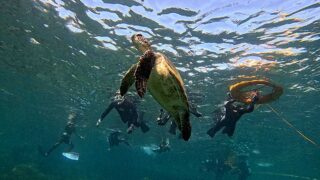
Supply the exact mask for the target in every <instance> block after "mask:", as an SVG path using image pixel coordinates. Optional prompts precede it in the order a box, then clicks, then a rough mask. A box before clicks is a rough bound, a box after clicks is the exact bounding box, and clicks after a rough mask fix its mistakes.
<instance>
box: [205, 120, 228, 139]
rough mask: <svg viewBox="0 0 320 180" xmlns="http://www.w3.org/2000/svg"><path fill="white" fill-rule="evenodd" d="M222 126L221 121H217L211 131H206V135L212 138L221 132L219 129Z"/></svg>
mask: <svg viewBox="0 0 320 180" xmlns="http://www.w3.org/2000/svg"><path fill="white" fill-rule="evenodd" d="M223 126H224V124H223V123H222V121H218V122H217V123H216V124H215V126H214V127H213V128H211V129H209V130H208V131H207V134H208V135H209V136H210V137H212V138H213V137H214V135H215V134H216V133H217V132H218V131H220V130H221V128H222V127H223Z"/></svg>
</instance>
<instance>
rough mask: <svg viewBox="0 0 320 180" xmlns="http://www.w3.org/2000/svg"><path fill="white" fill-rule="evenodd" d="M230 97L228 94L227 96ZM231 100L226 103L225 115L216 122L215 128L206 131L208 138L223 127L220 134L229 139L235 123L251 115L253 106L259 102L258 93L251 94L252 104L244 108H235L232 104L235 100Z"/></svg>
mask: <svg viewBox="0 0 320 180" xmlns="http://www.w3.org/2000/svg"><path fill="white" fill-rule="evenodd" d="M229 97H230V94H229ZM230 98H231V99H230V100H229V101H227V102H226V103H225V105H224V107H225V114H224V116H223V117H222V118H221V119H219V120H218V121H217V123H216V124H215V126H214V127H213V128H211V129H209V130H208V131H207V134H208V135H209V136H210V137H214V135H215V134H216V133H217V132H218V131H220V129H221V128H223V127H224V129H223V131H222V133H223V134H228V136H229V137H231V136H232V135H233V134H234V131H235V128H236V123H237V122H238V121H239V119H240V118H241V116H242V115H243V114H245V113H251V112H253V110H254V104H255V103H256V102H257V101H258V100H259V93H258V91H254V92H253V98H252V103H250V104H249V105H245V106H236V105H234V103H235V102H236V100H234V99H232V97H230Z"/></svg>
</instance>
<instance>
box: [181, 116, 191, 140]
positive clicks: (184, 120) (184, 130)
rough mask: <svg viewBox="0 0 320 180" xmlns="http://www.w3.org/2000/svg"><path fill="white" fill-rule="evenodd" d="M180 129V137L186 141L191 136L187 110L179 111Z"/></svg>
mask: <svg viewBox="0 0 320 180" xmlns="http://www.w3.org/2000/svg"><path fill="white" fill-rule="evenodd" d="M180 131H181V134H182V138H183V139H184V140H185V141H188V140H189V138H190V136H191V124H190V120H189V112H182V113H180Z"/></svg>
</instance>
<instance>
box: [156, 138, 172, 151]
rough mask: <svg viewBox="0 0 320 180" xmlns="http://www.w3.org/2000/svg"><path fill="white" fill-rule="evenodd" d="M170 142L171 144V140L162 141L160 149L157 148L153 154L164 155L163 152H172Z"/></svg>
mask: <svg viewBox="0 0 320 180" xmlns="http://www.w3.org/2000/svg"><path fill="white" fill-rule="evenodd" d="M170 149H171V148H170V142H169V139H166V140H164V139H162V140H161V142H160V144H159V147H158V148H156V149H153V150H152V151H153V152H156V153H163V152H167V151H170Z"/></svg>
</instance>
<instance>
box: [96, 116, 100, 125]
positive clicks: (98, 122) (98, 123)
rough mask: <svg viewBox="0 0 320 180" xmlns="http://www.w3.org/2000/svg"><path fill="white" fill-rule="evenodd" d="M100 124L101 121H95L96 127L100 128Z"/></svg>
mask: <svg viewBox="0 0 320 180" xmlns="http://www.w3.org/2000/svg"><path fill="white" fill-rule="evenodd" d="M100 123H101V119H100V118H99V119H98V121H97V123H96V126H97V127H99V126H100Z"/></svg>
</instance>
